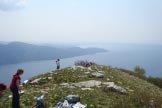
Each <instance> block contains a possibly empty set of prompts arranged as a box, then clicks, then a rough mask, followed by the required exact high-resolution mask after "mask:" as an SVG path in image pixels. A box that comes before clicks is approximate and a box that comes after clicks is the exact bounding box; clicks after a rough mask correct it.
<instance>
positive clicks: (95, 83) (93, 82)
mask: <svg viewBox="0 0 162 108" xmlns="http://www.w3.org/2000/svg"><path fill="white" fill-rule="evenodd" d="M72 85H73V86H75V87H80V88H81V87H87V88H89V87H98V86H100V85H101V81H96V80H89V81H82V82H79V83H72Z"/></svg>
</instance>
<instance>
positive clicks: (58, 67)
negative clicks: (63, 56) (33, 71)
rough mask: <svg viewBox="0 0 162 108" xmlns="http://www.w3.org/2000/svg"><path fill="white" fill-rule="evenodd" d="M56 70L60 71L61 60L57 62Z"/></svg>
mask: <svg viewBox="0 0 162 108" xmlns="http://www.w3.org/2000/svg"><path fill="white" fill-rule="evenodd" d="M56 66H57V67H56V69H57V70H58V69H60V59H57V60H56Z"/></svg>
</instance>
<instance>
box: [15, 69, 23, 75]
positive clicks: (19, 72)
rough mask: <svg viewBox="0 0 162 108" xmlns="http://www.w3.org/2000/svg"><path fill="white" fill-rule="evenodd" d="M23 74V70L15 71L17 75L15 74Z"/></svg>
mask: <svg viewBox="0 0 162 108" xmlns="http://www.w3.org/2000/svg"><path fill="white" fill-rule="evenodd" d="M23 73H24V70H23V69H17V73H16V74H19V75H20V74H23Z"/></svg>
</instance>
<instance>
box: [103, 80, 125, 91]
mask: <svg viewBox="0 0 162 108" xmlns="http://www.w3.org/2000/svg"><path fill="white" fill-rule="evenodd" d="M102 84H103V85H106V89H107V90H112V91H117V92H120V93H127V91H126V90H125V89H124V88H122V87H120V86H117V85H115V83H114V82H103V83H102Z"/></svg>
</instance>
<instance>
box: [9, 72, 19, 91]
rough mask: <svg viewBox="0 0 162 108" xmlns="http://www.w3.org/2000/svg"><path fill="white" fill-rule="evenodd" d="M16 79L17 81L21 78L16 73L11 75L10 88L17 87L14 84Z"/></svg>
mask: <svg viewBox="0 0 162 108" xmlns="http://www.w3.org/2000/svg"><path fill="white" fill-rule="evenodd" d="M17 80H19V81H20V80H21V78H20V76H19V75H18V74H15V75H13V78H12V81H11V84H10V88H13V89H14V88H16V89H17V86H16V81H17ZM19 83H20V82H19Z"/></svg>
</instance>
